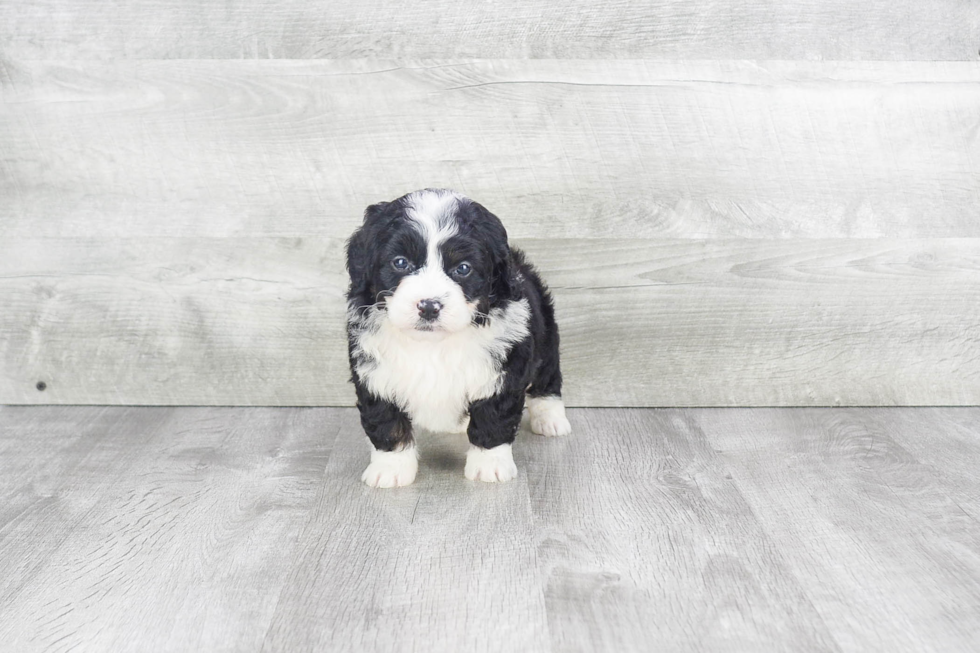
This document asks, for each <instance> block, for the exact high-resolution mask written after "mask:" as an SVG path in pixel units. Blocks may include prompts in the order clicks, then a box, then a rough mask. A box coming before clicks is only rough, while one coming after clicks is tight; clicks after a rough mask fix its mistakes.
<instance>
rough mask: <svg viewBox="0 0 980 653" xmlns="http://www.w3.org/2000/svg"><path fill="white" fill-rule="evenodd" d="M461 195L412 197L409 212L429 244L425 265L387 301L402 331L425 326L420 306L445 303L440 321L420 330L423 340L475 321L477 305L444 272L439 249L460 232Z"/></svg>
mask: <svg viewBox="0 0 980 653" xmlns="http://www.w3.org/2000/svg"><path fill="white" fill-rule="evenodd" d="M460 199H462V196H461V195H458V194H456V193H453V192H451V191H434V190H423V191H417V192H415V193H412V194H411V195H409V196H408V199H407V203H406V213H407V215H408V217H409V218H410V219H411V220H412V222H413V224H414V225H415V228H416V229H417V230H418V231H419V233H420V234H422V237H423V238H425V242H426V250H427V252H426V260H425V265H424V266H423V267H422V268H420V269H419V270H418V271H416V272H415V273H414V274H411V275H408V276H406V277H404V278H403V279H402V280H401V283H399V284H398V288H397V289H396V290H395V292H394V294H393V295H391V296H388V297H386V298H385V307H386V308H387V310H388V317H389V319H391V321H392V322H394V323H395V326H397V327H398V328H400V329H403V330H406V331H409V330H414V329H416V327H418V326H420V325H422V324H423V320H421V319H420V317H419V310H418V304H419V302H420V301H422V300H423V299H434V300H436V301H438V302H439V303H441V304H442V310H440V312H439V318H438V319H437V320H436V321H435V322H434V323H432V324H428V323H427V324H425V326H426V328H433V329H434V330H435V331H434V332H433V331H428V330H426V331H416V334H415V335H416V336H417V337H418V338H419V339H432V338H438V337H439V333H441V332H442V331H450V332H456V331H461V330H463V329H465V328H466V327H467V326H469V324H470V322H472V320H473V315H474V312H475V311H476V303H475V302H472V303H470V302H467V301H466V296H465V295H464V294H463V290H462V288H460V287H459V284H457V283H456V282H455V281H453V280H452V279H451V278H449V275H447V274H446V271H445V270H444V269H443V261H442V253H441V251H440V249H439V246H440V245H441V244H442V243H443V242H445V241H446V239H448V238H451V237H452V236H454V235H455V234H456V233H457V232H458V226H457V224H456V221H455V218H454V215H453V212H452V210H451V209H452V208H453V207H454V206H455V205H456V203H457V201H458V200H460Z"/></svg>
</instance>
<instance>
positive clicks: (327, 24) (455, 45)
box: [0, 0, 980, 60]
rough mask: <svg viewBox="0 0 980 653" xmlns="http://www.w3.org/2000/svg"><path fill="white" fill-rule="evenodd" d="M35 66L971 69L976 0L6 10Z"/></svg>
mask: <svg viewBox="0 0 980 653" xmlns="http://www.w3.org/2000/svg"><path fill="white" fill-rule="evenodd" d="M0 26H2V27H0V50H7V51H8V53H9V54H10V56H15V57H18V58H29V59H93V58H99V59H118V58H141V59H147V58H149V59H172V58H177V59H211V58H215V59H227V58H231V59H234V58H246V59H252V58H255V59H270V58H275V59H282V58H360V57H446V56H467V57H512V58H522V57H534V58H570V59H589V58H596V57H620V58H653V59H657V58H675V59H715V58H718V59H729V58H734V59H897V60H904V59H927V60H933V59H958V60H974V59H975V58H976V56H977V47H978V46H977V43H978V41H980V19H978V17H977V11H976V6H975V5H974V4H973V3H972V2H971V1H970V0H931V1H930V2H928V3H924V2H915V0H892V1H889V0H867V1H865V2H849V1H847V0H823V1H821V0H796V1H795V2H776V3H772V2H757V1H752V0H735V1H733V2H721V1H719V0H691V1H688V2H673V1H671V0H654V1H653V2H642V3H630V2H623V1H621V0H620V1H616V2H605V3H601V4H600V3H596V2H588V1H587V0H574V1H573V2H566V3H562V4H560V5H555V4H553V3H548V2H546V1H545V0H531V1H530V2H518V1H516V0H509V1H506V2H493V3H487V2H478V1H476V0H470V1H468V2H450V1H448V0H437V1H435V2H425V3H413V4H410V5H405V4H403V3H396V2H393V1H392V0H366V1H364V2H358V3H343V2H320V3H309V2H305V3H304V2H299V1H298V0H279V1H277V2H272V1H271V0H262V1H259V2H247V3H243V2H231V3H221V4H220V5H217V4H210V3H198V2H194V1H193V0H154V1H152V2H139V3H108V4H98V5H95V6H93V5H91V4H90V3H85V2H83V1H82V0H46V1H44V0H33V1H32V2H6V3H3V4H0Z"/></svg>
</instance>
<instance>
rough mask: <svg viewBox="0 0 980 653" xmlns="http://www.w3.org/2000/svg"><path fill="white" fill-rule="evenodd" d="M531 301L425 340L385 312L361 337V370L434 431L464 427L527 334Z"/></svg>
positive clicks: (374, 387)
mask: <svg viewBox="0 0 980 653" xmlns="http://www.w3.org/2000/svg"><path fill="white" fill-rule="evenodd" d="M529 313H530V312H529V308H528V304H527V301H526V300H521V301H519V302H512V303H510V304H509V305H508V306H507V307H506V308H505V309H494V310H493V311H491V313H490V323H489V324H488V325H487V326H484V327H477V326H470V327H467V328H466V329H464V330H462V331H460V332H457V333H452V334H449V335H446V336H444V337H442V338H439V339H427V338H423V339H420V338H418V337H417V336H416V334H411V333H406V332H404V331H402V330H400V329H398V328H396V327H395V326H394V325H392V324H391V323H390V321H389V320H387V319H386V318H384V317H383V316H379V317H380V318H381V319H378V320H376V321H375V323H374V325H373V328H366V329H365V330H364V331H363V332H361V333H360V335H359V337H358V338H357V350H358V363H357V365H356V371H357V375H358V376H359V377H360V378H361V380H362V382H363V383H365V385H367V387H368V389H369V390H370V391H371V392H372V393H373V394H375V395H377V396H379V397H382V398H384V399H387V400H388V401H392V402H393V403H395V404H397V405H398V406H399V407H400V408H401V409H402V410H404V411H405V412H406V413H408V416H409V417H410V418H411V419H412V425H413V426H415V427H418V428H422V429H426V430H429V431H439V432H458V431H462V430H465V428H466V424H467V422H468V415H467V409H468V407H469V404H470V403H471V402H473V401H475V400H477V399H483V398H486V397H489V396H491V395H493V394H494V393H495V392H497V391H498V390H499V389H500V386H501V383H502V382H503V374H504V373H503V372H502V370H501V364H502V361H503V360H504V359H505V358H506V355H507V352H508V351H509V350H510V348H511V346H512V345H513V344H514V343H516V342H520V341H521V340H523V339H524V338H526V337H527V334H528V318H529Z"/></svg>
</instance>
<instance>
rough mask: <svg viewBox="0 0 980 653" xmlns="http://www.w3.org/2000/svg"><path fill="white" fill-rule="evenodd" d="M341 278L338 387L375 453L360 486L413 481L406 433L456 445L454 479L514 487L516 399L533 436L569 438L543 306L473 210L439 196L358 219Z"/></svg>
mask: <svg viewBox="0 0 980 653" xmlns="http://www.w3.org/2000/svg"><path fill="white" fill-rule="evenodd" d="M347 270H348V272H349V273H350V279H351V284H350V291H349V292H348V294H347V338H348V351H349V355H350V367H351V377H352V381H353V382H354V387H355V389H356V391H357V407H358V410H360V413H361V424H362V426H363V427H364V430H365V432H366V433H367V436H368V438H369V439H370V440H371V444H372V445H373V446H374V451H373V452H372V453H371V463H370V464H369V465H368V467H367V469H365V470H364V474H363V475H362V476H361V479H362V480H363V481H364V482H365V483H367V484H368V485H370V486H372V487H383V488H386V487H395V486H399V485H408V484H410V483H412V482H413V481H414V480H415V475H416V473H417V472H418V454H417V451H416V448H415V438H414V435H415V432H416V430H428V431H435V432H459V433H462V432H465V433H466V434H467V436H468V437H469V441H470V449H469V451H468V453H467V455H466V467H465V469H464V474H465V476H466V478H468V479H470V480H480V481H487V482H490V483H494V482H497V481H500V482H503V481H509V480H511V479H513V478H514V477H515V476H517V466H516V465H515V464H514V458H513V455H512V454H511V443H512V442H513V441H514V438H515V436H516V435H517V430H518V427H519V425H520V422H521V414H522V412H523V410H524V403H525V397H526V398H527V405H528V410H529V412H530V417H531V430H532V431H534V432H535V433H539V434H541V435H567V434H568V433H570V432H571V426H570V425H569V423H568V419H566V417H565V406H564V404H563V403H562V400H561V370H560V368H559V363H558V325H557V324H556V323H555V315H554V307H553V305H552V301H551V296H550V295H549V294H548V290H547V288H546V287H545V285H544V283H543V282H542V281H541V278H540V277H539V276H538V274H537V272H536V271H535V270H534V268H533V267H532V266H531V265H530V264H529V263H527V261H525V259H524V255H523V254H522V253H521V252H520V251H519V250H517V249H514V248H512V247H510V245H509V244H508V242H507V231H506V229H504V226H503V224H501V222H500V220H499V219H498V218H497V217H496V216H495V215H493V214H492V213H490V212H489V211H487V210H486V209H485V208H484V207H483V206H481V205H480V204H478V203H477V202H474V201H472V200H470V199H468V198H466V197H464V196H462V195H460V194H458V193H455V192H453V191H450V190H443V189H426V190H421V191H416V192H413V193H409V194H408V195H405V196H403V197H400V198H398V199H396V200H393V201H391V202H381V203H379V204H374V205H372V206H369V207H368V208H367V210H366V211H365V213H364V224H363V225H362V226H361V227H360V228H359V229H358V230H357V231H355V232H354V234H353V235H352V236H351V238H350V240H349V241H348V244H347Z"/></svg>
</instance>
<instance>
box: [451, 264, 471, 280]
mask: <svg viewBox="0 0 980 653" xmlns="http://www.w3.org/2000/svg"><path fill="white" fill-rule="evenodd" d="M472 270H473V268H472V267H470V264H469V263H460V264H459V265H457V266H456V269H455V270H453V274H454V275H456V276H457V277H467V276H469V274H470V272H471V271H472Z"/></svg>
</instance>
